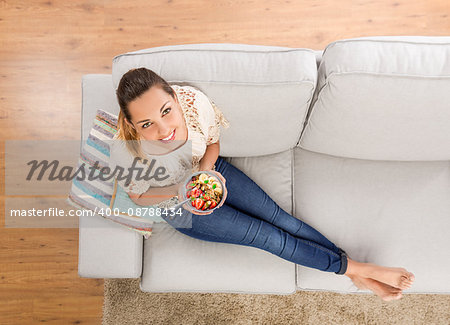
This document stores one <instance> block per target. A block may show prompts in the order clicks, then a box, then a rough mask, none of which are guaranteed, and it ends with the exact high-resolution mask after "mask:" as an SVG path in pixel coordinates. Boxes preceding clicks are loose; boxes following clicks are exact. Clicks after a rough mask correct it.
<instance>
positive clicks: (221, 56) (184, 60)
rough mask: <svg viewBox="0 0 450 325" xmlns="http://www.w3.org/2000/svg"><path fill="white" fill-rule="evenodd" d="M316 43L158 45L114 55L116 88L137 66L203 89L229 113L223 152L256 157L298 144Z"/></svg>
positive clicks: (312, 77) (312, 82)
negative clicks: (312, 47)
mask: <svg viewBox="0 0 450 325" xmlns="http://www.w3.org/2000/svg"><path fill="white" fill-rule="evenodd" d="M320 54H321V52H317V51H313V50H310V49H293V48H286V47H274V46H259V45H245V44H229V43H224V44H220V43H205V44H187V45H173V46H162V47H154V48H150V49H145V50H140V51H136V52H130V53H126V54H121V55H118V56H116V57H115V58H114V59H113V65H112V78H113V85H114V89H117V86H118V84H119V82H120V79H121V77H122V76H123V74H125V73H126V72H127V71H129V70H130V69H132V68H139V67H146V68H148V69H151V70H153V71H154V72H156V73H157V74H159V75H160V76H161V77H162V78H164V79H165V80H166V81H168V82H169V83H173V84H186V85H192V86H195V87H197V88H198V89H200V90H201V91H203V92H204V93H205V94H206V95H207V96H208V97H209V98H210V99H211V100H212V101H213V102H214V103H215V104H216V105H217V106H218V107H219V108H220V109H221V110H222V112H223V113H224V115H225V117H226V118H227V119H228V120H229V122H230V128H228V129H224V130H222V133H221V155H223V156H229V157H251V156H260V155H267V154H273V153H278V152H282V151H285V150H288V149H291V148H294V147H295V146H296V144H297V143H298V140H299V139H300V134H301V130H302V128H303V123H304V120H305V118H306V113H307V110H308V107H309V105H310V103H311V100H312V96H313V93H314V89H315V85H316V82H317V65H316V60H318V58H319V57H320Z"/></svg>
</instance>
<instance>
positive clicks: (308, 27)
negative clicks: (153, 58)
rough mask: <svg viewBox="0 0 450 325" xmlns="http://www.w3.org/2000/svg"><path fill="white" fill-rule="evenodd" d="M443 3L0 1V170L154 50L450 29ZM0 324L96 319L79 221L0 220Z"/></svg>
mask: <svg viewBox="0 0 450 325" xmlns="http://www.w3.org/2000/svg"><path fill="white" fill-rule="evenodd" d="M449 18H450V5H449V2H448V1H447V0H421V1H417V0H409V1H400V0H397V1H387V0H385V1H383V0H378V1H377V0H375V1H362V0H361V1H345V0H344V1H322V0H316V1H294V0H291V1H279V0H277V1H275V0H260V1H255V0H240V1H228V0H214V1H201V0H168V1H162V0H152V1H147V0H139V1H118V0H114V1H105V0H92V1H65V0H40V1H36V0H34V1H28V0H22V1H19V0H16V1H11V0H6V1H5V0H1V1H0V136H1V140H2V141H1V142H0V153H1V155H0V172H1V175H4V171H5V157H4V155H5V141H9V140H18V139H22V140H32V139H33V140H45V139H51V140H57V139H64V140H79V138H80V111H81V77H82V75H84V74H89V73H106V74H110V73H111V61H112V58H113V57H114V56H115V55H118V54H121V53H124V52H129V51H133V50H138V49H144V48H149V47H155V46H163V45H173V44H189V43H246V44H258V45H275V46H289V47H304V48H311V49H315V50H320V49H324V48H325V46H326V45H327V44H329V43H331V42H333V41H335V40H338V39H344V38H352V37H360V36H377V35H432V36H439V35H447V36H448V35H450V19H449ZM0 188H1V193H0V211H1V213H2V216H3V218H1V220H0V225H1V227H0V258H1V259H0V324H30V323H48V324H99V323H100V322H101V316H102V303H103V279H83V278H80V277H78V275H77V261H78V258H77V255H78V230H77V228H75V227H72V228H64V229H52V228H32V229H30V228H5V218H4V217H5V198H6V197H7V196H6V195H5V194H6V192H5V181H4V177H3V176H2V177H0Z"/></svg>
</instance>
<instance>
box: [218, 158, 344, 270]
mask: <svg viewBox="0 0 450 325" xmlns="http://www.w3.org/2000/svg"><path fill="white" fill-rule="evenodd" d="M215 170H216V171H218V172H219V173H221V174H222V175H223V177H225V179H226V187H227V190H228V194H227V198H226V201H225V203H226V204H228V205H231V206H233V207H235V208H236V209H238V210H241V211H244V212H246V213H247V214H249V215H251V216H255V217H258V218H260V219H262V220H264V221H266V222H268V223H270V224H272V225H275V226H277V227H278V228H280V229H282V230H284V231H286V232H288V233H289V234H291V235H292V236H295V237H298V238H301V239H305V240H309V241H311V242H314V243H316V244H318V245H320V246H322V247H326V248H328V249H330V250H331V251H333V252H335V253H336V254H339V255H340V256H342V259H343V262H344V263H345V262H346V258H344V255H345V252H344V251H343V250H342V249H340V248H338V247H337V246H336V245H335V244H333V243H332V242H331V241H329V240H328V239H327V238H326V237H325V236H323V235H322V234H321V233H320V232H319V231H317V230H316V229H314V228H313V227H311V226H309V225H308V224H306V223H305V222H303V221H301V220H299V219H297V218H295V217H294V216H292V215H290V214H289V213H287V212H286V211H284V210H283V209H282V208H280V206H279V205H278V204H277V203H275V201H273V200H272V199H271V198H270V196H269V195H267V194H266V192H264V191H263V190H262V189H261V187H259V185H258V184H256V183H255V182H254V181H253V180H252V179H250V178H249V177H248V176H247V175H246V174H244V173H243V172H242V171H241V170H239V169H238V168H237V167H235V166H233V165H232V164H230V163H228V162H227V161H226V160H225V159H223V158H222V157H220V156H219V157H218V159H217V161H216V168H215Z"/></svg>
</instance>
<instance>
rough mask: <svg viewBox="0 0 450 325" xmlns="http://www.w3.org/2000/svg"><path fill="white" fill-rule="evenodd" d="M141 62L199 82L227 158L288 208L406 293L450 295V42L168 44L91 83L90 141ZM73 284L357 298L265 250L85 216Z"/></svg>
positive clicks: (130, 56) (170, 76)
mask: <svg viewBox="0 0 450 325" xmlns="http://www.w3.org/2000/svg"><path fill="white" fill-rule="evenodd" d="M140 66H145V67H147V68H150V69H152V70H154V71H155V72H156V73H158V74H160V75H161V76H162V77H163V78H165V79H166V80H167V81H169V82H180V83H187V84H191V85H194V86H196V87H198V88H199V89H201V90H202V91H204V92H205V93H206V94H207V95H208V96H209V97H211V98H212V99H213V100H214V102H215V103H216V104H217V106H218V107H220V108H221V109H222V111H223V112H224V114H225V116H226V117H227V118H228V120H229V121H230V123H231V127H230V128H229V129H226V130H223V131H222V134H221V156H224V157H227V158H226V159H227V160H228V161H229V162H231V163H232V164H234V165H235V166H237V167H238V168H240V169H241V170H242V171H244V172H245V173H246V174H247V175H249V176H250V177H251V178H252V179H253V180H254V181H255V182H256V183H258V184H259V185H260V186H261V187H262V188H263V189H264V190H265V191H266V192H267V193H268V194H269V195H270V196H271V197H272V198H273V199H274V200H275V201H276V202H277V203H278V204H279V205H280V206H281V207H282V208H283V209H285V210H286V211H288V212H290V213H292V214H293V215H294V216H296V217H298V218H301V219H302V220H304V221H305V222H307V223H308V224H309V225H311V226H313V227H315V228H316V229H318V230H319V231H320V232H321V233H322V234H324V235H325V236H326V237H327V238H328V239H330V240H331V241H332V242H334V243H335V244H336V245H337V246H338V247H342V248H343V249H344V250H345V251H346V252H347V253H348V255H349V256H350V257H352V258H353V259H355V260H357V261H360V262H371V263H376V264H380V265H385V266H398V267H405V268H406V269H408V270H410V271H411V272H413V273H414V274H415V276H416V281H415V283H414V285H413V286H412V288H411V289H409V290H406V291H405V293H446V294H448V293H449V292H450V280H449V278H448V270H447V268H449V267H450V236H449V229H450V37H413V36H400V37H392V36H389V37H364V38H356V39H346V40H339V41H336V42H333V43H331V44H329V45H328V46H327V47H326V48H325V49H324V51H314V50H311V49H296V48H286V47H271V46H257V45H244V44H213V43H208V44H187V45H174V46H163V47H156V48H151V49H146V50H142V51H137V52H131V53H126V54H122V55H119V56H116V57H115V58H114V60H113V69H112V75H104V74H102V75H100V74H89V75H85V76H83V79H82V89H83V108H82V140H85V139H86V137H87V135H88V133H89V129H90V127H91V123H92V120H93V118H94V115H95V112H96V110H97V109H98V108H101V109H104V110H107V111H110V112H112V113H114V114H118V111H119V107H118V104H117V102H116V97H115V89H116V87H117V85H118V82H119V80H120V77H121V76H122V75H123V73H125V72H126V71H128V70H129V69H131V68H136V67H140ZM79 227H80V232H79V236H80V237H79V270H78V271H79V275H80V276H81V277H90V278H141V281H140V288H141V290H143V291H146V292H203V293H205V292H230V293H267V294H292V293H294V292H295V291H296V290H326V291H334V292H341V293H362V292H365V291H361V290H359V289H358V288H356V287H355V286H354V285H353V284H352V282H351V281H350V280H349V279H348V278H347V277H345V276H342V275H336V274H334V273H326V272H322V271H318V270H314V269H311V268H307V267H303V266H301V265H296V264H294V263H292V262H289V261H286V260H283V259H281V258H279V257H278V256H276V255H273V254H271V253H269V252H266V251H264V250H260V249H257V248H253V247H247V246H240V245H234V244H225V243H215V242H207V241H201V240H198V239H194V238H191V237H189V236H186V235H184V234H182V233H180V232H178V231H177V230H175V229H173V228H172V227H171V226H170V225H168V224H167V223H158V224H155V227H154V230H153V234H152V236H151V237H150V239H144V238H143V237H142V236H141V235H138V234H137V233H136V232H134V231H131V230H128V229H126V228H123V227H122V226H120V225H117V224H115V223H113V222H111V221H109V220H106V219H103V218H102V217H100V216H96V217H81V218H80V224H79Z"/></svg>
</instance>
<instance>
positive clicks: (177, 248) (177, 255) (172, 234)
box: [141, 150, 296, 294]
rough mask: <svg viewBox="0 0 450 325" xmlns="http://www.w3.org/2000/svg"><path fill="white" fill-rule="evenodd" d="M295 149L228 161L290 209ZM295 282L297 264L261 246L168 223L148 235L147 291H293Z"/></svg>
mask: <svg viewBox="0 0 450 325" xmlns="http://www.w3.org/2000/svg"><path fill="white" fill-rule="evenodd" d="M292 154H293V152H292V150H288V151H285V152H282V153H279V154H273V155H267V156H261V157H251V158H247V157H246V158H244V157H240V158H226V160H227V161H228V162H230V163H231V164H233V165H234V166H236V167H237V168H239V169H240V170H242V171H243V172H244V173H246V174H247V175H248V176H249V177H250V178H251V179H253V180H254V181H255V182H256V183H257V184H258V185H259V186H260V187H261V188H262V189H263V190H265V191H266V193H267V194H269V196H270V197H272V199H274V201H275V202H277V203H278V204H279V205H280V207H281V208H283V209H285V210H286V211H289V212H291V211H292V204H291V201H292V192H291V190H292V181H291V180H292V177H291V172H292V170H291V167H292V165H291V158H292ZM295 285H296V284H295V264H294V263H292V262H289V261H287V260H284V259H282V258H280V257H278V256H276V255H274V254H271V253H270V252H267V251H264V250H262V249H259V248H255V247H250V246H243V245H237V244H229V243H217V242H209V241H204V240H199V239H196V238H193V237H190V236H187V235H185V234H182V233H180V232H178V231H177V230H176V229H174V228H173V227H172V226H170V225H169V224H165V223H155V224H154V225H153V233H152V236H151V237H150V238H149V239H146V240H144V266H143V274H142V281H141V290H143V291H148V292H183V291H184V292H235V293H270V294H289V293H293V292H295Z"/></svg>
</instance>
